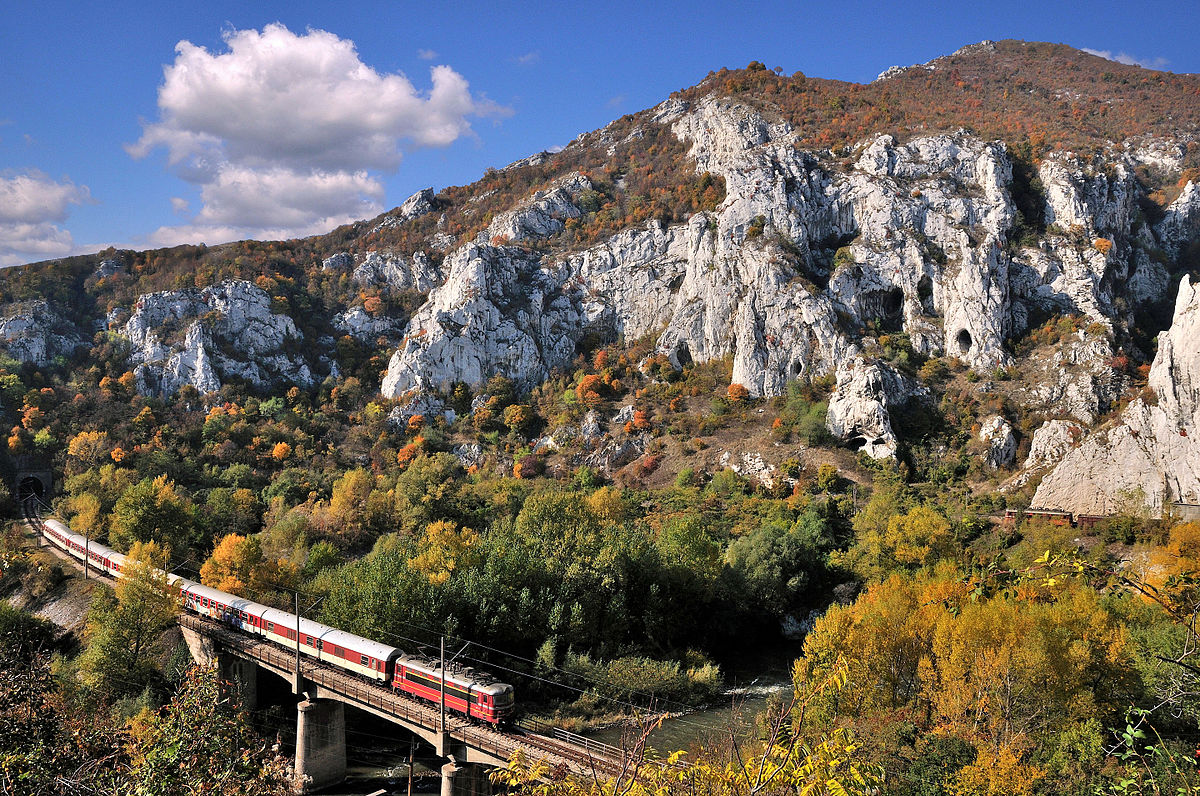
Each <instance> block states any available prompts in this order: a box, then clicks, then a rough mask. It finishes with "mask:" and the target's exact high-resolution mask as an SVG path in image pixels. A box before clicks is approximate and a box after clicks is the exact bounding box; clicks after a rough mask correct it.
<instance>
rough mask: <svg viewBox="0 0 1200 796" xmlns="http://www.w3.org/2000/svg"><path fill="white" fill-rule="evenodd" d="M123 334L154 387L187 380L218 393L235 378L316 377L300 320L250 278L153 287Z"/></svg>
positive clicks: (257, 381)
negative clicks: (301, 345)
mask: <svg viewBox="0 0 1200 796" xmlns="http://www.w3.org/2000/svg"><path fill="white" fill-rule="evenodd" d="M121 333H122V334H124V335H125V336H126V337H127V338H129V342H130V345H131V350H130V361H131V364H132V365H133V366H134V375H135V376H136V377H137V383H138V389H139V391H140V392H143V393H146V394H160V395H161V394H171V393H174V392H176V391H177V390H178V389H179V388H180V387H182V386H183V385H184V384H191V385H192V386H193V387H195V388H196V389H197V390H199V391H201V392H213V391H215V390H219V389H220V388H221V380H222V378H226V379H227V378H230V377H234V378H239V379H244V380H246V381H248V382H250V383H251V384H253V385H255V386H257V387H265V386H268V385H277V384H297V385H301V386H305V387H307V386H311V385H312V384H313V382H314V379H313V375H312V372H311V371H310V369H309V366H308V365H307V364H306V363H305V362H304V360H303V358H302V357H301V356H300V355H299V353H297V352H295V351H293V349H295V348H298V346H297V345H296V344H297V343H298V342H299V341H300V332H299V331H298V330H297V329H296V325H295V323H294V322H293V321H292V319H291V318H289V317H288V316H287V315H283V314H281V313H275V312H272V310H271V297H270V296H269V295H267V293H266V292H265V291H263V290H262V289H261V288H259V287H258V286H256V285H254V284H252V283H250V282H242V281H231V282H222V283H220V284H218V285H213V286H212V287H208V288H205V289H204V290H195V289H187V290H175V291H165V292H162V293H149V294H147V295H144V296H142V297H141V298H139V299H138V301H137V304H136V305H135V307H134V310H133V314H132V315H131V316H130V318H129V320H128V321H127V322H126V323H125V325H124V326H123V327H122V328H121Z"/></svg>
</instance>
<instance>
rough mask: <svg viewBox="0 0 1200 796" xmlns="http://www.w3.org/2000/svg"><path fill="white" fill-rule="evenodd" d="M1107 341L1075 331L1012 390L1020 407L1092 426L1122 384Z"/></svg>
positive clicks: (1105, 409)
mask: <svg viewBox="0 0 1200 796" xmlns="http://www.w3.org/2000/svg"><path fill="white" fill-rule="evenodd" d="M1113 355H1114V351H1113V348H1112V343H1111V342H1110V341H1109V339H1108V337H1107V336H1105V335H1102V334H1094V333H1093V334H1089V333H1087V332H1086V331H1079V332H1077V333H1076V334H1075V335H1073V336H1071V337H1070V338H1068V339H1066V340H1064V341H1063V342H1062V343H1060V344H1059V346H1058V347H1057V349H1056V350H1055V351H1054V353H1053V354H1052V355H1051V356H1050V357H1048V358H1047V359H1044V360H1042V361H1038V362H1034V363H1031V364H1033V365H1034V367H1033V368H1031V369H1030V377H1029V378H1028V379H1027V380H1026V381H1025V382H1024V383H1022V384H1020V385H1018V386H1017V387H1016V388H1015V391H1014V394H1015V395H1016V396H1017V397H1019V398H1020V400H1021V403H1022V404H1023V405H1024V406H1026V407H1028V408H1030V409H1033V410H1035V411H1040V412H1045V413H1047V414H1064V415H1070V416H1071V417H1073V418H1075V419H1076V420H1078V421H1080V422H1081V423H1085V424H1087V425H1089V426H1090V425H1092V424H1094V423H1095V422H1096V420H1097V418H1098V417H1100V415H1102V414H1104V413H1106V412H1108V410H1109V409H1110V408H1112V405H1113V404H1114V403H1115V402H1116V401H1117V399H1118V398H1119V397H1120V396H1121V393H1122V391H1123V390H1124V388H1125V380H1124V378H1123V377H1121V376H1118V375H1117V374H1115V373H1114V372H1113V369H1112V367H1111V365H1110V362H1111V360H1112V358H1113Z"/></svg>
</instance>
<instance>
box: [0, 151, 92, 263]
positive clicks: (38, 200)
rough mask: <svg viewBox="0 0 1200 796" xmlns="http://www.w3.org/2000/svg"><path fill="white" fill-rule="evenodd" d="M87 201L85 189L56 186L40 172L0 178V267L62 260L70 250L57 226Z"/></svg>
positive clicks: (66, 236) (66, 183)
mask: <svg viewBox="0 0 1200 796" xmlns="http://www.w3.org/2000/svg"><path fill="white" fill-rule="evenodd" d="M90 201H91V194H90V193H89V192H88V189H87V186H86V185H76V184H75V183H73V182H71V181H70V180H65V181H63V182H56V181H55V180H52V179H50V178H49V177H48V176H46V175H45V174H43V173H41V172H40V171H32V170H31V171H26V172H24V173H19V174H11V175H3V174H0V265H2V266H7V265H18V264H20V263H28V262H34V261H36V260H45V259H49V258H51V257H62V256H64V255H67V254H70V253H71V251H72V249H73V240H72V238H71V233H70V232H68V231H67V230H65V229H63V228H62V227H60V226H59V224H60V223H62V222H63V221H66V219H67V215H68V213H69V212H70V207H71V206H72V205H78V204H83V203H85V202H90Z"/></svg>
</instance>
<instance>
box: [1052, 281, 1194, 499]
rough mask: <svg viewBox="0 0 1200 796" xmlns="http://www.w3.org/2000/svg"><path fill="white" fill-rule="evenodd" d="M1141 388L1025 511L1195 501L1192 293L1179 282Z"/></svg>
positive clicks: (1060, 466)
mask: <svg viewBox="0 0 1200 796" xmlns="http://www.w3.org/2000/svg"><path fill="white" fill-rule="evenodd" d="M1149 389H1150V391H1151V393H1152V395H1153V397H1152V398H1151V399H1150V400H1149V401H1147V400H1144V399H1142V398H1138V399H1136V400H1134V401H1133V403H1131V404H1130V405H1129V406H1128V407H1127V408H1126V409H1125V411H1124V412H1122V413H1121V417H1120V421H1119V422H1118V423H1117V424H1116V425H1115V426H1113V427H1111V428H1108V429H1105V430H1102V431H1098V432H1096V433H1094V434H1092V435H1091V436H1090V437H1088V438H1087V440H1086V441H1085V442H1084V443H1083V444H1082V445H1080V446H1079V447H1078V448H1075V449H1073V450H1071V451H1070V452H1068V453H1067V455H1066V456H1065V457H1064V458H1063V460H1062V461H1061V462H1060V463H1059V464H1058V466H1057V467H1055V468H1054V469H1053V470H1052V471H1051V472H1050V473H1048V474H1047V475H1046V477H1045V478H1044V479H1042V482H1041V484H1040V485H1039V486H1038V489H1037V492H1036V493H1035V494H1034V497H1033V505H1035V506H1039V507H1045V508H1052V509H1060V510H1064V511H1073V512H1081V513H1087V514H1109V513H1112V512H1115V511H1117V510H1120V509H1123V508H1128V506H1127V505H1126V504H1127V503H1128V502H1129V501H1130V500H1131V498H1133V497H1134V496H1136V497H1137V499H1139V500H1141V499H1144V501H1145V504H1146V506H1147V507H1148V508H1149V509H1150V510H1151V511H1152V512H1154V513H1158V512H1161V511H1162V509H1163V508H1164V506H1166V505H1167V504H1168V503H1170V502H1172V501H1183V502H1186V503H1196V502H1200V445H1198V444H1197V434H1200V289H1198V288H1197V287H1196V286H1193V285H1192V284H1191V281H1190V279H1189V278H1188V277H1187V276H1185V277H1184V278H1183V281H1182V282H1181V284H1180V286H1179V296H1178V298H1177V300H1176V303H1175V315H1174V318H1173V320H1172V323H1171V328H1170V329H1169V330H1168V331H1166V332H1163V333H1162V334H1161V335H1159V347H1158V354H1157V355H1156V356H1155V358H1154V364H1153V365H1152V367H1151V369H1150V379H1149Z"/></svg>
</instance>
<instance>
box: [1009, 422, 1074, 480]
mask: <svg viewBox="0 0 1200 796" xmlns="http://www.w3.org/2000/svg"><path fill="white" fill-rule="evenodd" d="M1085 436H1087V429H1086V428H1084V427H1083V426H1081V425H1079V424H1078V423H1072V422H1071V421H1069V420H1047V421H1046V422H1045V423H1042V424H1041V425H1040V426H1038V428H1037V430H1036V431H1034V432H1033V440H1032V441H1031V443H1030V446H1029V455H1028V456H1027V457H1025V463H1024V464H1022V465H1021V473H1020V474H1019V475H1017V477H1016V478H1014V479H1013V481H1012V483H1013V485H1014V486H1024V485H1025V484H1027V483H1029V481H1030V479H1031V478H1033V477H1034V476H1035V475H1037V474H1039V473H1041V472H1042V471H1043V470H1045V469H1046V468H1047V467H1052V466H1054V465H1056V464H1058V463H1059V462H1060V461H1062V460H1063V457H1065V456H1066V455H1067V454H1068V453H1069V452H1070V451H1071V450H1072V449H1073V448H1075V447H1077V446H1078V445H1079V443H1080V442H1081V441H1082V440H1083V438H1084V437H1085Z"/></svg>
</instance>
